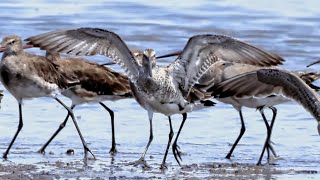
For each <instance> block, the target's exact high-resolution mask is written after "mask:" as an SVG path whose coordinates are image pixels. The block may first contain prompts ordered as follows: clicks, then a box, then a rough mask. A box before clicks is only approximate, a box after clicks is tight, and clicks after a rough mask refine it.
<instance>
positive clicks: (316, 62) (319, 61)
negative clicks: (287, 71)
mask: <svg viewBox="0 0 320 180" xmlns="http://www.w3.org/2000/svg"><path fill="white" fill-rule="evenodd" d="M318 63H320V60H318V61H315V62H313V63H310V64H308V65H307V67H310V66H312V65H315V64H318Z"/></svg>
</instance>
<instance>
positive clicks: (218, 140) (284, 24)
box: [0, 0, 320, 179]
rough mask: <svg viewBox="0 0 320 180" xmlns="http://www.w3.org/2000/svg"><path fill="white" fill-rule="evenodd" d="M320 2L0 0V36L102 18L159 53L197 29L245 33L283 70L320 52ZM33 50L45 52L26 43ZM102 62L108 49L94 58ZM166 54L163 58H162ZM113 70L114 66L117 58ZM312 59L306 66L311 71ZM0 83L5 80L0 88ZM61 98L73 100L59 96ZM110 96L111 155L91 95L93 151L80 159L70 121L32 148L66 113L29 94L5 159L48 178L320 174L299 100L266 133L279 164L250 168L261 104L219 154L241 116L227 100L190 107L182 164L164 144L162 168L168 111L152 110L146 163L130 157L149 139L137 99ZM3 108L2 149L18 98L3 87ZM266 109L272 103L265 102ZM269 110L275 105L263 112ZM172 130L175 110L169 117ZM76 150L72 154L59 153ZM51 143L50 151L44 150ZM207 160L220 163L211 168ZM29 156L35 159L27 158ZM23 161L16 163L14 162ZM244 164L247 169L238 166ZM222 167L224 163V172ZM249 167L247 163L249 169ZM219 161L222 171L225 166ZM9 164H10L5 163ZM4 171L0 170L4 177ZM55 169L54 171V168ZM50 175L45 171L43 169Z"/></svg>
mask: <svg viewBox="0 0 320 180" xmlns="http://www.w3.org/2000/svg"><path fill="white" fill-rule="evenodd" d="M319 7H320V2H317V1H306V2H303V4H301V1H298V0H294V1H281V2H279V1H276V0H269V1H259V2H258V1H257V2H255V1H250V2H249V1H245V0H220V1H209V0H200V1H194V2H193V1H177V0H174V1H170V2H163V1H161V2H153V1H147V0H141V1H137V2H131V1H102V0H100V1H94V2H87V1H84V2H78V1H55V3H52V2H49V1H45V0H38V1H28V2H26V1H20V0H18V1H6V0H4V1H1V2H0V18H1V19H2V22H3V24H2V27H1V31H0V36H1V37H3V36H5V35H9V34H17V35H19V36H22V37H23V38H27V37H29V36H32V35H36V34H38V33H43V32H46V31H51V30H56V29H66V28H75V27H84V26H90V27H100V28H105V29H109V30H112V31H114V32H116V33H118V34H119V35H120V36H121V37H122V38H123V39H124V40H125V42H126V43H127V44H128V45H129V47H130V48H132V49H145V48H150V47H152V48H154V49H156V50H157V52H158V54H159V55H160V54H164V53H168V52H172V51H174V50H180V49H182V48H183V46H184V45H185V43H186V41H187V40H188V38H189V37H190V36H192V35H195V34H204V33H212V34H224V35H229V36H233V37H235V38H238V39H240V40H243V41H246V42H250V43H252V44H254V45H257V46H259V47H261V48H263V49H265V50H268V51H271V52H275V53H278V54H280V55H281V56H283V57H284V58H285V59H286V60H287V61H286V63H285V64H284V65H283V67H285V68H289V69H294V70H296V69H300V70H301V69H306V68H305V65H307V64H308V63H310V62H312V61H314V60H317V59H319V56H320V55H319V50H320V49H319V48H318V47H319V44H320V31H319V28H320V18H319V17H320V16H319V15H320V13H319V11H318V8H319ZM29 51H30V52H34V53H38V54H43V52H41V51H39V50H37V49H32V50H29ZM90 59H93V60H95V61H97V62H99V63H101V62H105V61H109V60H106V59H105V58H104V57H91V58H90ZM170 61H172V60H171V59H166V60H165V61H161V62H160V64H166V63H168V62H170ZM114 68H115V69H117V70H120V69H119V68H118V67H116V66H114ZM318 68H319V67H317V66H314V67H313V68H312V69H310V70H317V69H318ZM2 88H3V87H2ZM61 98H62V99H63V101H65V102H66V103H67V104H70V101H69V100H68V99H66V98H64V97H61ZM106 104H107V105H108V106H109V107H110V108H111V109H113V110H114V111H115V117H116V140H117V143H118V146H117V148H118V151H119V153H118V154H117V155H116V156H115V157H112V156H111V155H110V154H109V153H108V151H109V148H110V147H111V128H110V118H109V116H108V114H107V112H105V111H104V110H103V109H102V108H101V107H99V106H98V105H94V104H92V105H91V104H90V105H83V106H79V107H77V108H76V109H75V114H76V116H77V119H78V123H79V126H80V128H81V129H82V133H83V134H84V137H85V139H86V141H87V142H88V144H89V147H90V148H91V149H92V150H93V152H94V154H95V155H96V156H97V158H98V160H96V161H89V165H88V167H83V163H82V157H83V154H82V152H83V151H82V146H81V142H80V139H79V137H78V135H77V133H76V131H75V128H74V126H73V125H72V123H70V122H69V123H68V125H67V126H66V128H65V129H64V130H63V131H62V132H61V134H60V135H59V136H58V137H57V138H56V139H55V140H54V141H53V142H52V144H51V145H50V146H49V147H48V148H47V153H46V154H45V155H41V154H38V153H36V152H37V150H38V149H40V147H41V145H42V144H44V142H45V141H46V140H47V139H48V138H49V137H50V135H51V134H52V133H53V132H54V131H55V129H56V128H57V127H58V125H59V124H60V123H61V122H62V121H63V119H64V117H65V115H66V112H65V110H64V109H63V108H62V107H60V106H59V105H58V104H57V103H56V102H55V101H54V100H51V99H48V98H40V99H34V100H30V101H25V103H24V106H23V113H24V127H23V130H22V131H21V133H20V135H19V136H18V138H17V140H16V142H15V144H14V146H13V148H12V149H11V152H10V154H9V161H2V162H0V164H2V165H4V166H8V167H9V166H11V165H12V166H16V165H19V164H24V165H32V166H30V167H29V168H30V169H28V168H27V169H26V170H25V169H23V170H22V171H25V172H32V173H31V174H33V175H34V174H37V173H38V174H42V175H43V176H45V177H49V178H58V177H61V178H64V177H65V178H72V177H73V178H74V177H81V176H86V177H99V176H101V177H118V178H126V177H131V178H139V177H144V178H165V177H167V178H172V177H176V178H179V177H196V178H206V177H230V178H239V177H240V178H248V177H249V178H267V179H269V178H281V179H289V178H290V179H292V178H295V179H301V178H316V177H320V175H319V173H320V168H319V160H320V151H319V150H320V139H319V136H318V134H317V129H316V125H317V124H316V122H315V121H314V120H313V118H312V117H311V115H310V114H309V113H307V112H306V111H305V110H304V109H303V108H302V107H300V106H299V105H297V104H296V103H288V104H285V105H279V106H277V107H278V116H277V121H276V124H275V128H274V131H273V136H272V141H273V142H274V147H275V149H276V151H277V153H278V155H279V156H280V157H281V159H280V160H277V161H276V162H275V163H276V165H275V166H268V167H262V168H261V169H259V168H258V170H255V168H257V167H255V166H254V164H255V163H256V162H257V160H258V158H259V155H260V151H261V149H262V145H263V143H264V139H265V136H266V130H265V127H264V123H263V121H262V119H261V117H260V115H259V113H258V112H256V110H254V109H245V110H244V112H243V113H244V116H245V118H246V127H247V131H246V134H245V135H244V137H243V139H242V140H241V141H240V144H239V146H238V147H237V148H236V150H235V151H234V157H232V160H231V161H230V160H226V159H224V157H225V155H226V154H227V152H228V150H229V149H230V148H231V145H232V143H233V142H234V140H235V139H236V137H237V135H238V133H239V130H240V122H239V119H238V113H237V112H236V111H235V110H234V109H232V108H231V107H230V106H229V105H224V104H221V103H219V104H217V106H216V107H214V108H211V109H206V110H202V111H198V112H193V113H190V114H189V118H188V121H187V122H186V124H185V127H184V129H183V132H182V134H181V138H180V144H179V145H180V147H181V148H182V151H183V152H184V155H183V162H182V164H183V165H184V166H183V167H182V168H180V167H179V166H178V165H177V163H176V162H175V160H174V157H173V155H172V153H171V151H170V153H169V155H168V158H167V162H168V167H169V169H168V171H166V172H164V173H163V172H161V171H160V170H159V169H158V167H159V165H160V163H161V161H162V157H163V153H164V150H165V147H166V143H167V137H168V133H169V125H168V120H167V118H166V117H165V116H163V115H160V114H156V115H155V116H154V140H153V142H152V144H151V146H150V149H149V151H148V154H147V159H146V160H147V162H148V163H149V164H150V165H151V166H152V167H153V169H152V170H143V169H141V168H139V167H134V166H128V165H126V163H127V162H131V161H134V160H136V159H138V158H139V156H140V154H141V153H142V152H143V150H144V147H145V145H146V143H147V140H148V133H149V126H148V120H147V113H146V111H145V110H143V109H142V108H141V107H139V106H138V105H137V103H136V102H135V101H134V100H122V101H118V102H115V103H108V102H106ZM1 106H2V108H1V110H0V112H1V113H0V119H1V121H0V151H1V152H4V151H5V149H6V148H7V146H8V144H9V142H10V141H11V138H12V136H13V134H14V133H15V131H16V127H17V125H18V105H17V103H16V100H15V99H14V98H13V97H12V96H11V95H10V94H9V93H8V92H7V91H5V96H4V98H3V100H2V104H1ZM267 111H268V110H267ZM268 117H271V114H270V113H269V111H268ZM173 119H174V121H173V123H174V129H175V131H177V130H178V127H179V123H180V122H181V119H182V117H181V115H175V116H173ZM70 148H71V149H74V150H75V155H73V156H68V155H66V154H65V152H66V151H67V149H70ZM49 152H51V153H49ZM212 164H213V165H221V167H220V166H219V167H220V169H219V168H218V169H219V170H218V171H214V170H213V169H215V168H213V167H211V166H212ZM33 165H34V166H33ZM20 167H21V166H20ZM10 168H11V167H10ZM246 168H247V170H244V172H245V175H243V174H242V175H241V173H240V175H239V174H238V173H235V172H234V171H235V170H241V169H246ZM228 169H229V170H230V171H228ZM248 169H249V170H248ZM223 170H226V171H224V172H223ZM9 173H12V172H9ZM2 174H3V175H5V174H6V172H5V171H1V170H0V176H1V175H2ZM56 174H57V175H58V176H55V175H56ZM46 175H47V176H46Z"/></svg>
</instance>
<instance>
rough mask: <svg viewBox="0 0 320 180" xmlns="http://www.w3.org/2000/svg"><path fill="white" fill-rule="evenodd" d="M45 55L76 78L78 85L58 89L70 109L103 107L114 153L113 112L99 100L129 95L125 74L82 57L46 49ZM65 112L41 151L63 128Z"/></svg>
mask: <svg viewBox="0 0 320 180" xmlns="http://www.w3.org/2000/svg"><path fill="white" fill-rule="evenodd" d="M46 56H47V58H48V59H50V60H52V61H53V62H54V63H55V64H58V65H59V68H60V70H61V72H62V74H63V75H64V76H66V77H72V78H74V79H76V80H78V81H79V84H78V85H76V86H73V87H71V88H69V89H67V90H65V91H63V92H62V95H64V96H66V97H68V98H70V99H71V100H72V105H71V107H70V108H71V109H74V107H75V106H77V105H80V104H84V103H99V104H100V105H101V106H102V107H103V108H104V109H106V110H107V111H108V113H109V115H110V117H111V127H112V146H111V149H110V151H109V152H110V153H112V154H113V153H116V152H117V149H116V141H115V128H114V112H113V111H112V110H111V109H110V108H108V107H107V106H106V105H105V104H104V103H103V101H106V100H109V101H116V100H120V99H125V98H132V94H131V90H130V85H129V81H128V77H127V76H126V75H124V74H122V73H118V72H116V71H114V70H112V69H110V68H108V67H105V66H102V65H99V64H97V63H94V62H91V61H88V60H86V59H83V58H77V57H73V58H64V59H62V58H61V57H60V55H59V53H56V52H55V53H50V52H47V54H46ZM68 118H69V114H68V115H67V117H66V118H65V120H64V121H63V123H62V124H60V126H59V128H58V129H57V131H56V132H55V133H54V134H53V135H52V137H51V138H50V139H49V140H48V141H47V142H46V144H45V145H44V146H43V147H42V148H41V149H40V150H39V151H40V152H42V153H43V152H44V150H45V148H46V147H47V146H48V145H49V143H50V142H51V141H52V140H53V139H54V137H55V136H56V135H57V134H58V133H59V132H60V131H61V130H62V129H63V128H64V127H65V125H66V123H67V121H68Z"/></svg>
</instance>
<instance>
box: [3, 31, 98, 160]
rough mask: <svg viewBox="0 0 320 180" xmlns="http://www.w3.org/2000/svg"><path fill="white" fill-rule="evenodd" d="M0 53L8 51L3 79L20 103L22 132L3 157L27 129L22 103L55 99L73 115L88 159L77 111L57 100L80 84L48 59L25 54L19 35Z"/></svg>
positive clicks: (5, 39)
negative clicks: (76, 116) (74, 112)
mask: <svg viewBox="0 0 320 180" xmlns="http://www.w3.org/2000/svg"><path fill="white" fill-rule="evenodd" d="M0 50H1V51H4V53H3V55H2V61H1V63H0V74H1V76H0V77H1V78H0V80H1V82H2V83H3V85H4V86H5V87H6V89H7V90H8V91H9V92H10V93H11V94H12V95H13V96H14V97H15V98H16V99H17V101H18V103H19V126H18V130H17V131H16V134H15V135H14V137H13V139H12V141H11V143H10V145H9V146H8V148H7V151H6V152H5V153H4V155H3V158H7V155H8V153H9V150H10V149H11V146H12V145H13V143H14V141H15V139H16V137H17V136H18V134H19V132H20V130H21V129H22V127H23V120H22V100H23V99H28V98H36V97H52V98H54V99H55V100H56V101H58V102H59V103H60V104H61V105H62V106H64V107H65V108H66V109H67V110H68V114H70V115H71V117H72V120H73V122H74V124H75V126H76V128H77V131H78V133H79V136H80V138H81V140H82V144H83V147H84V154H85V160H86V159H87V152H90V153H91V151H90V150H89V148H88V147H87V144H86V142H85V141H84V139H83V137H82V135H81V132H80V130H79V128H78V126H77V123H76V121H75V118H74V115H73V112H72V110H70V109H69V108H68V107H67V106H66V105H65V104H63V103H62V102H61V101H60V100H59V99H58V98H57V97H56V95H57V94H58V93H60V91H64V90H66V89H67V88H70V87H71V86H73V85H75V83H76V81H69V80H70V78H68V77H65V76H63V74H62V73H61V72H60V69H59V67H58V65H56V64H54V63H53V62H51V61H50V60H48V59H47V58H45V57H43V56H38V55H34V54H30V53H27V52H23V46H22V40H21V38H20V37H18V36H15V35H11V36H7V37H5V38H3V40H2V46H1V47H0ZM91 154H92V153H91ZM92 155H93V154H92Z"/></svg>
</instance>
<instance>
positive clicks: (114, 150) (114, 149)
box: [109, 147, 118, 156]
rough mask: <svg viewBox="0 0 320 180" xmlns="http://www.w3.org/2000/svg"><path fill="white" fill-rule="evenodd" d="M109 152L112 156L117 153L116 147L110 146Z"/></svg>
mask: <svg viewBox="0 0 320 180" xmlns="http://www.w3.org/2000/svg"><path fill="white" fill-rule="evenodd" d="M109 153H110V154H111V155H112V156H114V155H116V154H117V153H118V150H117V148H115V147H112V148H111V149H110V151H109Z"/></svg>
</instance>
